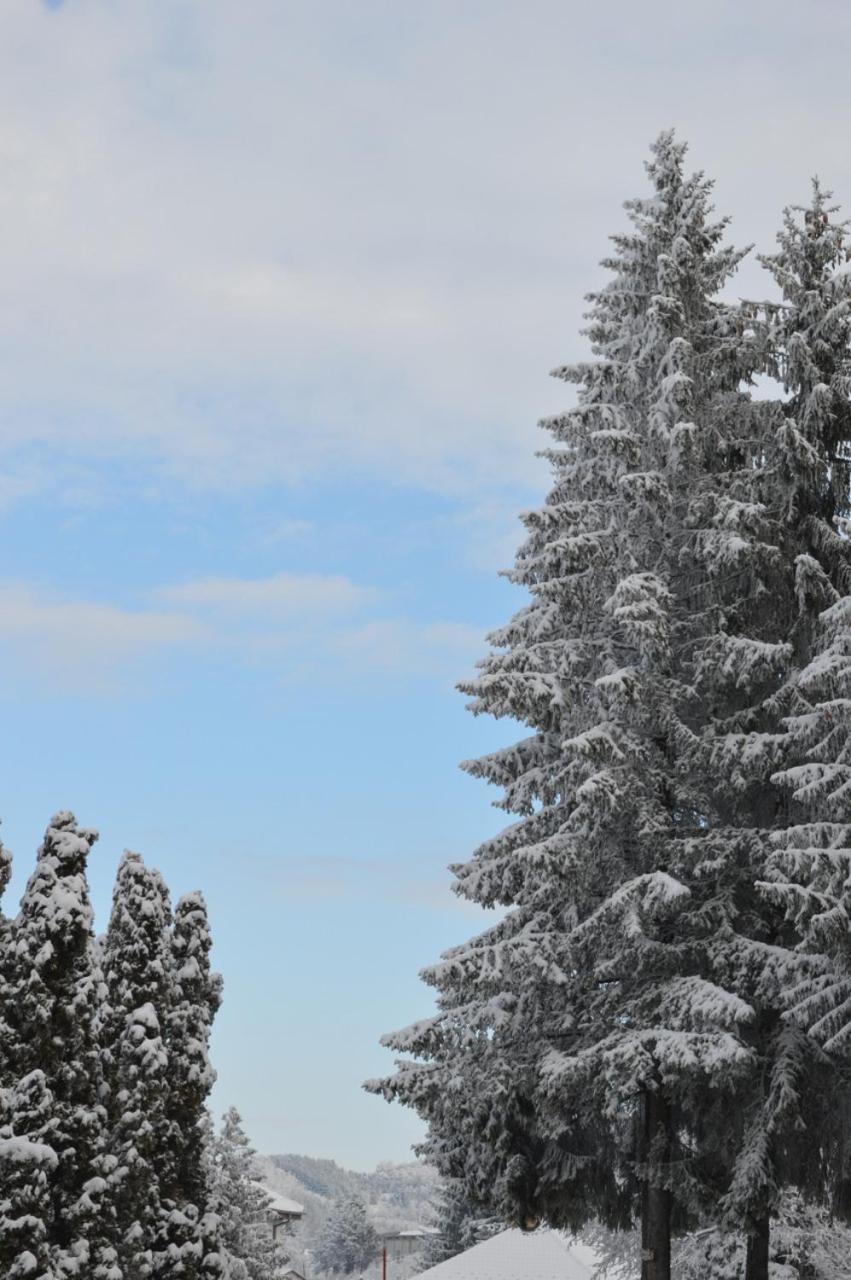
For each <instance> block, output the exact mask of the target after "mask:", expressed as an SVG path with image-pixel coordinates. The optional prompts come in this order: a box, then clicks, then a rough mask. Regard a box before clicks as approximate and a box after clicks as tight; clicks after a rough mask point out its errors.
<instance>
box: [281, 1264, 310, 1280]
mask: <svg viewBox="0 0 851 1280" xmlns="http://www.w3.org/2000/svg"><path fill="white" fill-rule="evenodd" d="M279 1280H305V1277H304V1276H303V1275H302V1274H301V1272H300V1271H294V1270H293V1268H292V1267H291V1268H290V1270H289V1271H284V1272H282V1273H281V1275H280V1278H279Z"/></svg>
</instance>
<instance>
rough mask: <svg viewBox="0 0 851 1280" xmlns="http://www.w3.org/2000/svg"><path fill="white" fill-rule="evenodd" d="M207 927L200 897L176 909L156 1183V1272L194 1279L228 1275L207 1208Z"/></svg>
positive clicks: (210, 996)
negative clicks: (164, 1150) (167, 1149)
mask: <svg viewBox="0 0 851 1280" xmlns="http://www.w3.org/2000/svg"><path fill="white" fill-rule="evenodd" d="M210 947H211V938H210V926H209V921H208V919H207V908H206V904H205V902H204V897H203V894H201V893H199V892H195V893H189V894H187V895H186V896H185V897H183V898H181V899H180V901H179V902H178V904H177V906H176V908H175V911H174V925H173V928H172V931H171V939H170V950H169V972H170V980H171V984H172V990H171V995H170V1007H169V1011H168V1014H167V1017H166V1026H165V1047H166V1052H167V1054H168V1080H169V1088H168V1096H167V1099H166V1115H167V1119H168V1124H169V1143H170V1146H171V1153H172V1159H171V1161H170V1163H169V1168H168V1172H167V1174H165V1175H164V1180H163V1181H162V1182H161V1185H160V1203H161V1222H162V1231H161V1238H160V1246H159V1249H158V1254H157V1258H156V1259H155V1275H156V1276H158V1277H159V1276H164V1277H166V1276H167V1277H169V1278H170V1277H172V1276H175V1275H179V1276H183V1277H186V1278H187V1280H196V1277H203V1278H204V1280H208V1278H212V1277H219V1276H227V1275H228V1261H227V1255H226V1253H225V1250H224V1248H223V1245H222V1242H221V1221H220V1218H219V1216H218V1214H217V1213H216V1212H215V1210H214V1208H213V1206H212V1204H211V1188H210V1180H211V1174H210V1160H209V1144H210V1139H211V1134H210V1122H209V1116H208V1113H207V1109H206V1103H207V1098H208V1096H209V1093H210V1090H211V1088H212V1086H213V1083H214V1081H215V1078H216V1077H215V1071H214V1070H213V1067H212V1064H211V1062H210V1055H209V1041H210V1028H211V1026H212V1022H213V1018H214V1017H215V1014H216V1011H217V1009H218V1008H219V1005H220V1003H221V988H222V982H221V978H220V976H219V975H218V974H215V973H211V972H210Z"/></svg>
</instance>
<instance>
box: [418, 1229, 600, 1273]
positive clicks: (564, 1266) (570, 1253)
mask: <svg viewBox="0 0 851 1280" xmlns="http://www.w3.org/2000/svg"><path fill="white" fill-rule="evenodd" d="M598 1261H599V1259H598V1258H597V1256H596V1254H595V1253H594V1251H593V1250H592V1249H589V1248H588V1246H587V1245H583V1244H581V1243H580V1242H579V1241H578V1240H575V1239H574V1238H573V1237H571V1236H565V1235H562V1233H561V1232H560V1231H548V1230H547V1229H546V1228H541V1229H540V1230H538V1231H528V1232H526V1231H518V1230H516V1229H513V1230H511V1231H501V1232H500V1233H499V1235H496V1236H491V1238H490V1240H483V1241H482V1243H481V1244H477V1245H474V1246H473V1248H472V1249H467V1250H466V1251H465V1252H464V1253H459V1254H457V1255H456V1256H455V1257H454V1258H448V1259H447V1261H446V1262H439V1263H438V1265H437V1266H436V1267H430V1268H429V1270H428V1271H421V1272H420V1274H419V1276H418V1277H417V1280H591V1277H592V1276H593V1273H594V1267H595V1265H596V1263H597V1262H598Z"/></svg>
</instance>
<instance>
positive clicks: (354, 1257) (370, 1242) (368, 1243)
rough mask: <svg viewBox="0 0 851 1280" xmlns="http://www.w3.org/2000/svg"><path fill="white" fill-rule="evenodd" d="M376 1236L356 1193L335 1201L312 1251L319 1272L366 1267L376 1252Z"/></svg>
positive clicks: (347, 1272) (344, 1272)
mask: <svg viewBox="0 0 851 1280" xmlns="http://www.w3.org/2000/svg"><path fill="white" fill-rule="evenodd" d="M379 1247H380V1246H379V1239H378V1235H377V1233H376V1230H375V1228H374V1227H373V1225H372V1223H371V1222H370V1221H369V1217H368V1215H367V1211H366V1205H365V1204H364V1202H363V1200H361V1199H360V1197H359V1196H346V1197H345V1199H342V1200H335V1202H334V1204H333V1206H332V1208H331V1212H330V1213H329V1215H328V1217H327V1218H326V1219H325V1222H324V1223H323V1224H322V1229H321V1231H320V1234H319V1238H318V1240H317V1242H316V1246H315V1248H314V1251H313V1257H314V1261H315V1263H316V1266H317V1267H318V1268H319V1270H320V1271H327V1272H329V1273H330V1274H331V1275H351V1274H352V1272H353V1271H356V1270H358V1269H359V1268H365V1267H367V1266H368V1265H369V1264H370V1262H372V1261H373V1259H374V1258H375V1257H376V1255H377V1254H378V1251H379Z"/></svg>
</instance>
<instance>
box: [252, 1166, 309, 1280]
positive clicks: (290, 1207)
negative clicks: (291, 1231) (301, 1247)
mask: <svg viewBox="0 0 851 1280" xmlns="http://www.w3.org/2000/svg"><path fill="white" fill-rule="evenodd" d="M261 1186H262V1183H261ZM263 1190H264V1191H265V1192H266V1195H267V1196H268V1197H269V1221H270V1222H271V1224H272V1238H273V1239H275V1238H276V1237H277V1234H278V1232H279V1231H280V1230H282V1229H283V1231H284V1232H286V1230H287V1228H288V1227H290V1226H291V1225H292V1223H294V1222H300V1221H301V1219H302V1218H303V1217H304V1205H303V1204H299V1203H298V1201H297V1200H290V1199H289V1197H288V1196H282V1195H279V1194H278V1192H277V1191H273V1190H272V1188H271V1187H263ZM287 1274H289V1273H287ZM292 1274H293V1275H295V1276H296V1280H304V1277H303V1276H301V1277H299V1276H298V1272H293V1273H292Z"/></svg>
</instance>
